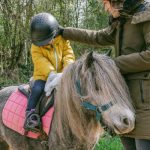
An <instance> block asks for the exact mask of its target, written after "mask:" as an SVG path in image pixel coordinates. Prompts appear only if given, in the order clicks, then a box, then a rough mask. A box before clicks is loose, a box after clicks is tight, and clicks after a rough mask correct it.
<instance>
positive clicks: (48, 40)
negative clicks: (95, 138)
mask: <svg viewBox="0 0 150 150" xmlns="http://www.w3.org/2000/svg"><path fill="white" fill-rule="evenodd" d="M58 29H59V24H58V22H57V20H56V19H55V17H54V16H53V15H51V14H50V13H39V14H37V15H35V16H34V17H33V19H32V20H31V25H30V32H31V39H32V46H31V55H32V61H33V64H34V72H33V79H34V84H33V87H32V89H31V94H30V96H29V101H28V105H27V109H26V119H25V123H24V129H25V130H26V131H30V130H32V131H39V126H40V124H41V123H40V122H39V121H38V119H37V118H36V116H37V115H38V114H36V113H35V107H36V105H37V103H38V101H39V99H40V96H41V94H42V93H43V92H44V88H45V92H46V95H47V96H49V95H50V93H51V92H50V91H49V87H50V86H49V84H51V83H52V84H54V85H53V87H55V86H56V85H57V84H58V82H59V80H60V78H61V74H62V73H61V72H62V71H63V69H64V68H65V67H66V66H67V65H69V64H70V63H72V62H74V60H75V57H74V53H73V50H72V48H71V46H70V42H69V41H68V40H65V39H64V38H62V36H61V35H58V36H57V32H58ZM48 77H49V79H48ZM47 79H48V80H47ZM50 80H53V82H51V83H49V82H48V83H46V81H50ZM50 90H51V89H50ZM33 114H36V115H35V116H34V117H35V119H34V122H32V121H30V119H31V118H30V117H31V115H33Z"/></svg>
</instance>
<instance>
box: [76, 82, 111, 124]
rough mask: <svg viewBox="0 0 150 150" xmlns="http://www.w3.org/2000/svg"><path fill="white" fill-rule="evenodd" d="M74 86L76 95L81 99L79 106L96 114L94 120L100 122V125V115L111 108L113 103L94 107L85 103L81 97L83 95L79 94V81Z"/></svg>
mask: <svg viewBox="0 0 150 150" xmlns="http://www.w3.org/2000/svg"><path fill="white" fill-rule="evenodd" d="M75 86H76V90H77V93H78V94H79V95H80V98H81V99H82V102H81V106H83V107H84V108H86V109H87V110H92V111H95V112H96V120H97V121H100V123H102V113H103V112H104V111H107V110H108V109H109V108H110V107H112V106H113V103H112V102H109V103H107V104H104V105H97V106H96V105H93V104H91V103H90V102H85V101H84V99H83V97H82V96H83V95H82V92H81V84H80V80H76V82H75Z"/></svg>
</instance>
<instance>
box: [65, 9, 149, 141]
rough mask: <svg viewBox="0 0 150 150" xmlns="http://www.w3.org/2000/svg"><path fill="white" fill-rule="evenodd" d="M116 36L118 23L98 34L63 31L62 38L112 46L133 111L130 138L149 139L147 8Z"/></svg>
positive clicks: (136, 15) (118, 27) (137, 14)
mask: <svg viewBox="0 0 150 150" xmlns="http://www.w3.org/2000/svg"><path fill="white" fill-rule="evenodd" d="M119 33H120V21H119V20H118V21H115V22H113V23H112V24H111V25H110V26H108V27H107V28H105V29H102V30H99V31H93V30H86V29H77V28H65V29H64V32H63V37H64V38H67V39H69V40H73V41H78V42H83V43H87V44H92V45H97V46H109V45H110V46H111V45H114V47H115V50H116V58H115V59H114V60H115V62H116V64H117V66H118V67H119V68H120V71H121V72H122V73H123V74H124V76H125V79H126V81H127V84H128V86H129V90H130V93H131V97H132V100H133V104H134V106H135V108H136V126H135V130H134V131H133V132H131V133H130V134H129V136H130V137H136V138H143V139H144V138H145V139H150V8H149V7H148V8H147V9H146V10H145V11H142V12H138V13H135V14H134V15H133V16H131V17H129V18H128V19H127V21H126V23H125V24H124V26H123V34H122V38H120V37H119ZM120 40H121V43H122V45H121V46H120V44H119V43H120Z"/></svg>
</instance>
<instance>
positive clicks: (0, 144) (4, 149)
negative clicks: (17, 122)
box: [0, 138, 10, 150]
mask: <svg viewBox="0 0 150 150" xmlns="http://www.w3.org/2000/svg"><path fill="white" fill-rule="evenodd" d="M0 150H10V148H9V145H8V144H7V143H6V141H4V140H3V139H1V138H0Z"/></svg>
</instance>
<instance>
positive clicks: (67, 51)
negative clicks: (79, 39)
mask: <svg viewBox="0 0 150 150" xmlns="http://www.w3.org/2000/svg"><path fill="white" fill-rule="evenodd" d="M74 61H75V56H74V52H73V49H72V47H71V45H70V41H69V40H65V39H64V46H63V68H65V67H66V66H67V65H69V64H71V63H73V62H74Z"/></svg>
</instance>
